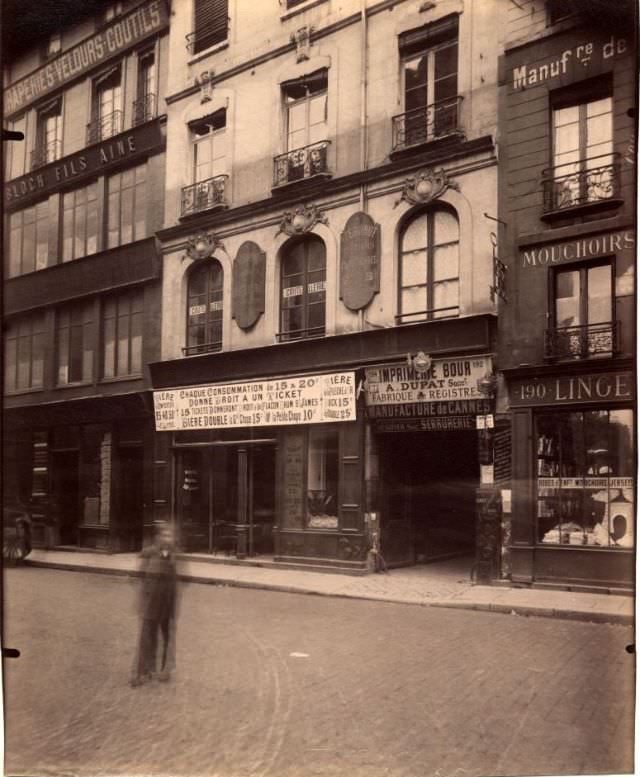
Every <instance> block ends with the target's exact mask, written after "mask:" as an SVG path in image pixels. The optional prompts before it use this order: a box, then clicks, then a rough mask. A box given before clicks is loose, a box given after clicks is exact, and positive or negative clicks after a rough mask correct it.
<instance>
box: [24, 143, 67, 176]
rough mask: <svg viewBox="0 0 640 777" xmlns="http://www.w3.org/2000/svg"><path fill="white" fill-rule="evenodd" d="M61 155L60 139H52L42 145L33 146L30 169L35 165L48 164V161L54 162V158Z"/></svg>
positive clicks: (34, 167) (58, 157)
mask: <svg viewBox="0 0 640 777" xmlns="http://www.w3.org/2000/svg"><path fill="white" fill-rule="evenodd" d="M61 156H62V141H61V140H52V141H51V142H50V143H47V144H46V145H45V144H44V143H43V144H42V145H40V146H38V147H37V148H34V149H33V151H32V152H31V169H32V170H35V169H36V168H37V167H42V166H43V165H48V164H49V162H55V161H56V159H60V157H61Z"/></svg>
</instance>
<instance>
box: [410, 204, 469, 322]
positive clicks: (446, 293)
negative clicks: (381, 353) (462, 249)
mask: <svg viewBox="0 0 640 777" xmlns="http://www.w3.org/2000/svg"><path fill="white" fill-rule="evenodd" d="M459 233H460V228H459V225H458V217H457V215H456V213H455V211H454V210H453V209H452V208H444V207H439V208H433V209H431V210H428V211H425V212H423V213H420V214H419V215H418V216H416V217H415V218H413V219H411V221H409V222H408V223H407V224H406V226H405V227H404V229H403V231H402V234H401V236H400V272H399V283H398V286H399V288H398V315H397V316H396V319H397V321H398V323H401V324H406V323H411V322H413V321H431V320H433V319H435V318H449V317H451V316H457V315H459V314H460V301H459V282H458V274H459V265H460V257H459Z"/></svg>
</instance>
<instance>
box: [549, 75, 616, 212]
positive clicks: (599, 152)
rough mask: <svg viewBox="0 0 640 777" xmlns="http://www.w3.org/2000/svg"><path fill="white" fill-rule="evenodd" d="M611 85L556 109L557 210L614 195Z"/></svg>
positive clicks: (554, 190)
mask: <svg viewBox="0 0 640 777" xmlns="http://www.w3.org/2000/svg"><path fill="white" fill-rule="evenodd" d="M607 90H608V86H606V85H604V86H603V85H598V87H597V91H596V93H595V94H592V95H591V96H590V97H585V98H584V99H583V100H582V101H581V102H576V101H575V99H574V101H573V102H569V103H567V102H566V101H562V102H557V103H556V104H555V105H554V107H553V110H552V117H551V120H552V129H553V201H552V203H551V207H552V208H553V209H561V208H566V207H571V206H573V205H581V204H584V203H587V202H594V201H597V200H602V199H607V198H609V197H612V196H614V193H615V192H614V156H613V102H612V98H611V95H610V94H607Z"/></svg>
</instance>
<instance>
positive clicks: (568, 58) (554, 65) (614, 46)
mask: <svg viewBox="0 0 640 777" xmlns="http://www.w3.org/2000/svg"><path fill="white" fill-rule="evenodd" d="M627 48H628V46H627V41H626V40H625V38H615V37H614V36H611V38H609V40H608V41H606V42H605V43H603V44H602V47H601V48H598V52H599V55H600V57H601V59H602V60H603V61H605V60H608V59H611V58H612V57H616V56H620V55H622V54H625V53H626V52H627ZM596 49H597V46H596V44H594V43H593V41H589V42H587V43H580V44H579V45H578V46H576V47H575V48H573V49H565V50H564V51H563V52H562V53H561V54H558V55H557V56H556V57H555V58H554V59H550V60H548V61H547V62H543V63H541V64H539V65H521V66H520V67H514V68H513V71H512V75H513V82H512V87H513V89H526V88H527V87H529V86H537V85H538V84H543V83H545V81H549V80H550V79H553V78H558V76H563V75H567V73H568V72H569V68H570V67H571V65H572V63H580V64H581V65H583V66H584V67H587V66H588V65H589V63H590V62H591V59H592V57H593V55H594V53H596Z"/></svg>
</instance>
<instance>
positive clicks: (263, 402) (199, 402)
mask: <svg viewBox="0 0 640 777" xmlns="http://www.w3.org/2000/svg"><path fill="white" fill-rule="evenodd" d="M153 402H154V408H155V418H156V430H157V431H159V432H164V431H183V430H189V429H233V428H238V427H247V426H288V425H292V424H322V423H335V422H337V421H354V420H355V418H356V400H355V373H354V372H338V373H331V374H327V375H305V376H301V377H296V378H279V379H278V380H259V381H246V382H243V383H225V384H219V383H218V384H211V385H207V386H190V387H189V388H181V389H167V390H162V391H154V392H153Z"/></svg>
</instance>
